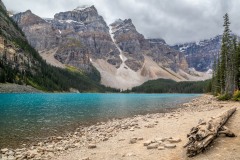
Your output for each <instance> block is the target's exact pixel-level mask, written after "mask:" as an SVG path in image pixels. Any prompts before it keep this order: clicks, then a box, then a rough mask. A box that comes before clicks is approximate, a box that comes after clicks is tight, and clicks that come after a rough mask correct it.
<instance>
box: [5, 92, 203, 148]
mask: <svg viewBox="0 0 240 160" xmlns="http://www.w3.org/2000/svg"><path fill="white" fill-rule="evenodd" d="M44 94H45V93H44ZM61 94H62V93H61ZM90 95H91V94H90ZM114 95H118V94H114ZM178 95H179V94H178ZM0 96H1V94H0ZM199 96H201V95H194V96H192V97H190V98H187V99H186V100H185V101H183V102H181V103H176V104H175V106H174V107H166V108H158V109H153V110H146V111H141V112H139V113H138V114H132V115H122V116H108V117H107V118H97V119H94V118H93V119H91V118H90V119H88V120H87V121H86V122H84V123H83V122H76V123H72V124H69V125H67V126H61V127H60V128H58V129H57V130H56V132H53V133H51V134H50V135H49V134H46V135H40V136H36V137H25V138H24V137H21V136H20V137H19V135H16V137H18V138H15V139H14V140H13V139H12V140H10V141H11V143H10V142H7V141H8V140H6V141H5V142H4V143H0V148H4V147H8V148H17V147H19V146H21V145H22V144H26V145H27V146H30V145H33V144H37V143H38V142H40V141H41V142H42V141H44V140H47V139H48V138H49V137H51V136H66V135H68V134H69V133H73V132H75V131H76V129H77V128H83V127H87V126H91V125H95V124H97V123H100V122H107V121H111V120H114V119H125V118H131V117H134V116H137V115H146V114H155V113H168V112H172V111H174V110H176V109H177V108H179V107H182V105H181V104H182V103H186V102H188V101H190V100H191V99H193V98H196V97H199ZM0 124H1V123H0ZM33 132H34V131H33ZM0 138H1V137H0ZM13 141H15V142H13ZM2 142H3V141H2Z"/></svg>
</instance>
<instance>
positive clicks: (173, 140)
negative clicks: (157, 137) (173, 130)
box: [168, 138, 181, 143]
mask: <svg viewBox="0 0 240 160" xmlns="http://www.w3.org/2000/svg"><path fill="white" fill-rule="evenodd" d="M168 141H169V142H170V143H179V142H181V139H180V138H176V139H174V138H173V139H168Z"/></svg>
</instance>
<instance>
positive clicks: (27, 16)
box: [12, 10, 46, 26]
mask: <svg viewBox="0 0 240 160" xmlns="http://www.w3.org/2000/svg"><path fill="white" fill-rule="evenodd" d="M12 18H13V20H14V21H15V22H17V23H18V25H20V26H23V25H24V26H30V25H34V24H40V23H46V21H45V20H43V19H42V18H40V17H38V16H37V15H35V14H33V13H32V11H31V10H27V11H25V12H20V13H18V14H15V15H14V16H13V17H12Z"/></svg>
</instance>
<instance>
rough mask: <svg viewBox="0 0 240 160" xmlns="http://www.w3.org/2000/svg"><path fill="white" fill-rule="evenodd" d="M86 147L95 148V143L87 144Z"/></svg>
mask: <svg viewBox="0 0 240 160" xmlns="http://www.w3.org/2000/svg"><path fill="white" fill-rule="evenodd" d="M88 148H89V149H93V148H97V146H96V144H89V145H88Z"/></svg>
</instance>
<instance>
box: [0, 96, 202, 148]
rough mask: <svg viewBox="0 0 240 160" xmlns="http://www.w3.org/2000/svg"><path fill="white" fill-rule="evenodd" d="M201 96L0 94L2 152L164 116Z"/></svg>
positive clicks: (0, 140)
mask: <svg viewBox="0 0 240 160" xmlns="http://www.w3.org/2000/svg"><path fill="white" fill-rule="evenodd" d="M197 96H199V94H69V93H68V94H62V93H61V94H46V93H44V94H0V148H3V147H16V146H18V145H20V144H22V143H30V142H33V141H38V140H41V139H42V138H45V137H47V136H53V135H61V134H63V133H64V132H68V131H73V130H74V129H75V128H76V127H77V126H79V125H88V124H92V123H96V122H99V121H106V120H108V119H112V118H124V117H129V116H133V115H137V114H146V113H155V112H164V110H165V109H166V108H174V107H177V106H178V105H179V104H181V103H184V102H187V101H189V100H191V99H193V98H195V97H197Z"/></svg>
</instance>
